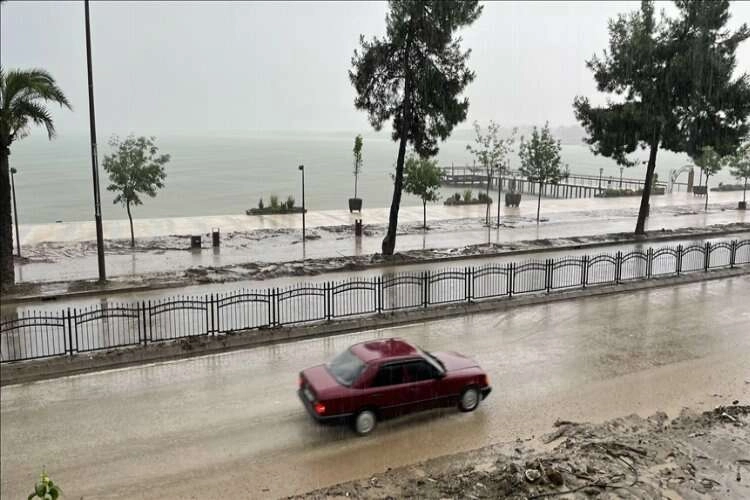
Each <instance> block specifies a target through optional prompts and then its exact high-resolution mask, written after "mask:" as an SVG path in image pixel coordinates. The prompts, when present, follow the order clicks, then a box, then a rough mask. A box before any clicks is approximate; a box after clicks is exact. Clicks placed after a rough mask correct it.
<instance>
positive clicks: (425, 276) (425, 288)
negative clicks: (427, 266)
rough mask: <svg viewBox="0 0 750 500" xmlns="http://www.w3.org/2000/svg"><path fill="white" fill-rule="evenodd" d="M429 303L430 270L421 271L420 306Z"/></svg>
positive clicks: (425, 305)
mask: <svg viewBox="0 0 750 500" xmlns="http://www.w3.org/2000/svg"><path fill="white" fill-rule="evenodd" d="M429 303H430V271H425V272H423V273H422V306H423V307H427V304H429Z"/></svg>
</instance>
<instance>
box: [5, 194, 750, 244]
mask: <svg viewBox="0 0 750 500" xmlns="http://www.w3.org/2000/svg"><path fill="white" fill-rule="evenodd" d="M495 197H496V194H495ZM741 197H742V193H741V192H715V193H713V192H712V193H711V194H710V196H709V203H710V204H711V205H717V204H718V205H726V206H725V208H736V206H737V201H738V200H739V199H741ZM704 202H705V198H704V197H701V196H694V195H692V194H688V193H672V194H669V195H660V196H653V197H652V198H651V208H652V210H653V209H655V208H661V207H678V206H685V207H691V208H694V209H696V210H697V209H701V208H702V207H703V204H704ZM639 206H640V197H637V196H636V197H620V198H583V199H548V198H542V210H541V215H542V217H549V216H551V215H554V214H560V213H563V212H598V211H601V210H636V211H637V210H638V207H639ZM389 210H390V208H389V207H379V208H364V209H363V210H362V214H356V213H354V214H350V213H349V211H347V210H320V211H315V210H308V212H307V214H306V220H305V222H306V226H307V228H308V229H312V228H316V227H329V226H353V224H354V220H355V219H362V221H363V223H364V224H368V225H379V224H384V225H385V224H388V214H389ZM501 214H502V215H503V216H512V217H518V218H528V219H535V218H536V198H534V197H533V196H524V198H523V201H522V202H521V206H520V207H513V208H506V207H504V206H503V207H501ZM484 215H485V206H484V205H469V206H461V207H448V206H445V205H442V203H440V204H435V205H430V206H428V208H427V220H428V223H429V222H432V221H440V220H451V219H464V218H476V217H484ZM490 215H491V216H492V220H493V221H494V220H495V219H496V216H497V205H492V206H491V207H490ZM417 222H419V223H421V222H422V207H421V206H410V207H405V206H402V207H401V209H400V210H399V224H407V223H417ZM103 228H104V237H105V239H108V240H109V239H128V238H130V226H129V223H128V220H127V219H122V220H105V221H104V222H103ZM213 228H219V229H220V230H221V232H222V234H226V233H230V232H236V231H255V230H279V229H301V228H302V216H301V215H300V214H280V215H259V216H258V215H256V216H249V215H214V216H204V217H174V218H165V219H138V218H137V216H136V218H135V219H134V229H135V236H136V238H154V237H160V236H169V235H186V236H189V235H192V234H195V235H198V234H203V235H205V234H208V233H209V232H210V231H211V230H212V229H213ZM19 233H20V239H21V247H22V248H23V247H24V246H29V245H36V244H39V243H42V242H63V241H93V240H96V230H95V226H94V223H93V221H82V222H62V223H57V224H25V225H21V226H19Z"/></svg>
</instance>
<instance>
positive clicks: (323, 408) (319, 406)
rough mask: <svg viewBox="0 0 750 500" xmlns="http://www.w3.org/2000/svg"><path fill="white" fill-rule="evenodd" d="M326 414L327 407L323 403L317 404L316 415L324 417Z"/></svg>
mask: <svg viewBox="0 0 750 500" xmlns="http://www.w3.org/2000/svg"><path fill="white" fill-rule="evenodd" d="M325 412H326V405H324V404H323V403H315V413H317V414H318V415H322V414H324V413H325Z"/></svg>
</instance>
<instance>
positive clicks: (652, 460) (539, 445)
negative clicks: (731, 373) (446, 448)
mask: <svg viewBox="0 0 750 500" xmlns="http://www.w3.org/2000/svg"><path fill="white" fill-rule="evenodd" d="M748 424H750V406H740V405H737V404H735V405H733V406H726V407H725V406H721V407H717V408H716V409H714V410H713V411H709V412H705V413H702V414H695V413H693V412H690V411H689V410H684V411H683V412H682V414H680V415H679V416H678V417H677V418H675V419H674V420H672V421H669V419H668V417H667V415H666V414H664V413H657V414H655V415H652V416H651V417H649V418H641V417H639V416H637V415H631V416H628V417H624V418H618V419H615V420H611V421H609V422H605V423H603V424H598V425H594V424H589V423H576V422H563V421H558V422H556V423H555V430H554V431H553V432H550V433H549V434H547V435H545V436H543V437H542V438H541V439H539V440H534V441H531V440H529V441H526V442H521V441H518V442H516V443H512V444H502V445H494V446H489V447H486V448H482V449H479V450H475V451H471V452H467V453H461V454H458V455H454V456H449V457H442V458H438V459H434V460H429V461H427V462H424V463H422V464H418V465H415V466H410V467H405V468H401V469H395V470H389V471H387V472H386V473H384V474H378V475H375V476H372V477H371V478H369V479H366V480H359V481H353V482H350V483H344V484H340V485H336V486H333V487H330V488H325V489H322V490H318V491H314V492H311V493H308V494H306V495H304V496H300V497H291V498H304V499H318V498H320V499H322V498H373V499H374V498H377V499H387V498H393V499H395V498H439V499H443V498H469V499H476V498H509V499H538V498H554V497H558V498H559V497H562V498H606V499H614V498H638V499H641V498H655V499H662V498H667V499H677V498H684V499H698V498H737V499H740V498H750V426H748Z"/></svg>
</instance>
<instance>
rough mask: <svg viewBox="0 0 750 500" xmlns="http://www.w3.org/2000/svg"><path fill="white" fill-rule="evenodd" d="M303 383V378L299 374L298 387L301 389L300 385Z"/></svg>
mask: <svg viewBox="0 0 750 500" xmlns="http://www.w3.org/2000/svg"><path fill="white" fill-rule="evenodd" d="M304 385H305V379H303V378H302V375H300V376H299V388H300V389H302V387H303V386H304Z"/></svg>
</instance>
